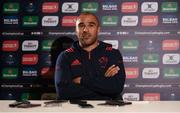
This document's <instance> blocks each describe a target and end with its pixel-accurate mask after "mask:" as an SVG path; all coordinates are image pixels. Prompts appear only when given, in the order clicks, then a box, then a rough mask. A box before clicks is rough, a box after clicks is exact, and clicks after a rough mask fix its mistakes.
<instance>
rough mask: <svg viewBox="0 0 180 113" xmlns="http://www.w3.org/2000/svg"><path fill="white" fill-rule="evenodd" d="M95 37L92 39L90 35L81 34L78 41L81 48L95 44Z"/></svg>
mask: <svg viewBox="0 0 180 113" xmlns="http://www.w3.org/2000/svg"><path fill="white" fill-rule="evenodd" d="M96 41H97V37H92V35H91V34H90V33H83V34H82V36H81V37H80V39H79V42H80V44H81V46H82V47H88V46H91V45H93V44H94V43H96Z"/></svg>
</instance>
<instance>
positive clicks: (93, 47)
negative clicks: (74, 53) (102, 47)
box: [80, 41, 99, 52]
mask: <svg viewBox="0 0 180 113" xmlns="http://www.w3.org/2000/svg"><path fill="white" fill-rule="evenodd" d="M98 45H99V41H96V42H95V43H94V44H92V45H89V46H83V45H81V44H80V46H81V47H82V49H84V50H85V51H87V52H90V51H92V50H93V49H95V48H96V47H97V46H98Z"/></svg>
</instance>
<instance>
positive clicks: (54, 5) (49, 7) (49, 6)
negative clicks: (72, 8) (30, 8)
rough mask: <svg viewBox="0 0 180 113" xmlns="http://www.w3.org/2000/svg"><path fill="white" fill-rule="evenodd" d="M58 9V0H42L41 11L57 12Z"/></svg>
mask: <svg viewBox="0 0 180 113" xmlns="http://www.w3.org/2000/svg"><path fill="white" fill-rule="evenodd" d="M58 10H59V3H58V2H44V3H43V4H42V12H43V13H57V12H58Z"/></svg>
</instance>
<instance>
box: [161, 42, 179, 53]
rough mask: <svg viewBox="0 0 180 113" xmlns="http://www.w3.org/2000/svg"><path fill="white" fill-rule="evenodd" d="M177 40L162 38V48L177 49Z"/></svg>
mask: <svg viewBox="0 0 180 113" xmlns="http://www.w3.org/2000/svg"><path fill="white" fill-rule="evenodd" d="M178 49H179V40H163V42H162V50H170V51H171V50H178Z"/></svg>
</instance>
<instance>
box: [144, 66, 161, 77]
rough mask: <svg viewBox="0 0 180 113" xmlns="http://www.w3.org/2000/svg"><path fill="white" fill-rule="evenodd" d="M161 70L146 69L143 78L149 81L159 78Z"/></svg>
mask: <svg viewBox="0 0 180 113" xmlns="http://www.w3.org/2000/svg"><path fill="white" fill-rule="evenodd" d="M159 75H160V69H159V68H144V69H143V71H142V77H143V78H148V79H154V78H155V79H156V78H159Z"/></svg>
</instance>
